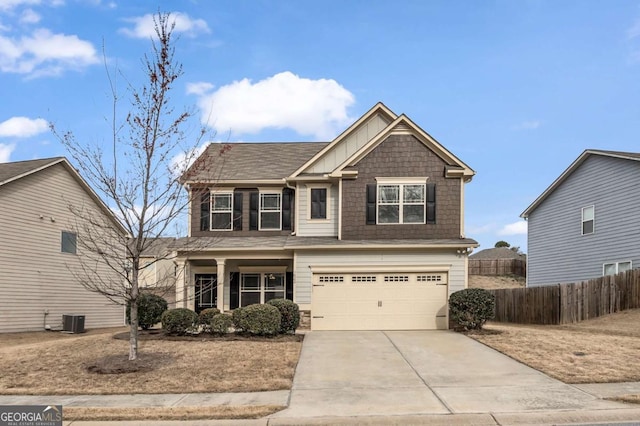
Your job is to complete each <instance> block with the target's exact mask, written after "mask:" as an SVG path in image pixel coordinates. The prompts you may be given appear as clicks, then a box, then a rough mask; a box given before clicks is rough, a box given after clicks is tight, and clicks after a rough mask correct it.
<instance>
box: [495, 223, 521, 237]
mask: <svg viewBox="0 0 640 426" xmlns="http://www.w3.org/2000/svg"><path fill="white" fill-rule="evenodd" d="M526 233H527V222H525V221H524V220H519V221H517V222H514V223H510V224H508V225H505V226H503V227H502V229H501V230H500V231H498V235H524V234H526Z"/></svg>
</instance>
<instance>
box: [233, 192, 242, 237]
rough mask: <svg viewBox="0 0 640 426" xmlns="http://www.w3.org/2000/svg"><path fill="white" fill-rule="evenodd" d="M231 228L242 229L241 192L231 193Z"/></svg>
mask: <svg viewBox="0 0 640 426" xmlns="http://www.w3.org/2000/svg"><path fill="white" fill-rule="evenodd" d="M233 230H234V231H242V192H239V191H236V192H234V193H233Z"/></svg>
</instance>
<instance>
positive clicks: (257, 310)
mask: <svg viewBox="0 0 640 426" xmlns="http://www.w3.org/2000/svg"><path fill="white" fill-rule="evenodd" d="M233 323H234V325H235V324H237V325H238V326H239V327H240V328H241V329H242V330H244V331H246V332H247V333H250V334H256V335H259V336H272V335H275V334H278V332H279V331H280V311H279V310H278V308H276V307H275V306H271V305H249V306H245V307H244V308H242V310H241V311H240V314H237V315H236V313H235V311H234V316H233Z"/></svg>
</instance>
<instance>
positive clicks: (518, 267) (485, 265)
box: [469, 259, 527, 277]
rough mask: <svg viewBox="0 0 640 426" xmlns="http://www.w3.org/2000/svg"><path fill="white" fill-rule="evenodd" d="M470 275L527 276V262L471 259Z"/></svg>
mask: <svg viewBox="0 0 640 426" xmlns="http://www.w3.org/2000/svg"><path fill="white" fill-rule="evenodd" d="M469 275H518V276H521V277H524V276H526V275H527V262H525V261H524V260H520V259H469Z"/></svg>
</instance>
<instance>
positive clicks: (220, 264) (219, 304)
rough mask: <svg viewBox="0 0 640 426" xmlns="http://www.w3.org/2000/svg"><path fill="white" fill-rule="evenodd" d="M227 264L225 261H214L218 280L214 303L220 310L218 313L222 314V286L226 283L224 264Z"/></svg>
mask: <svg viewBox="0 0 640 426" xmlns="http://www.w3.org/2000/svg"><path fill="white" fill-rule="evenodd" d="M226 262H227V259H216V264H217V266H218V269H217V279H218V286H217V292H218V293H217V296H216V298H217V301H216V307H217V308H218V309H219V310H220V312H224V285H225V282H226V277H227V275H226V271H225V264H226Z"/></svg>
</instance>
